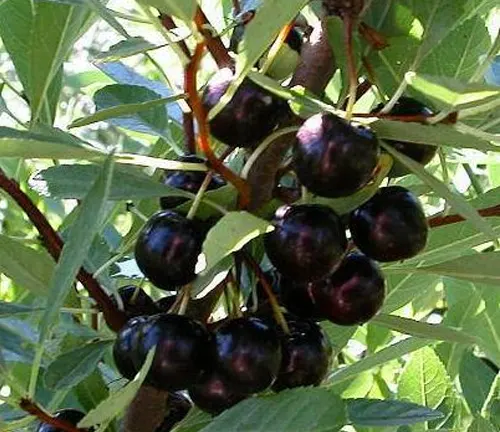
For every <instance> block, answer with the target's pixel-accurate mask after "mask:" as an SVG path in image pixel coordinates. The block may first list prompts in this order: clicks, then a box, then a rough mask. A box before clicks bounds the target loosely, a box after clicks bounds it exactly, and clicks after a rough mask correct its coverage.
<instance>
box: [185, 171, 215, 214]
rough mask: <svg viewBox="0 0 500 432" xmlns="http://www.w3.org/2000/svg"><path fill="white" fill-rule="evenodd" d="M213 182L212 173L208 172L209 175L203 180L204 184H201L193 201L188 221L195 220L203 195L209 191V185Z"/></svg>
mask: <svg viewBox="0 0 500 432" xmlns="http://www.w3.org/2000/svg"><path fill="white" fill-rule="evenodd" d="M211 181H212V171H209V172H207V175H206V176H205V178H204V179H203V183H202V184H201V186H200V188H199V189H198V192H197V193H196V196H195V198H194V200H193V204H191V208H190V209H189V212H188V214H187V215H186V219H193V218H194V217H195V216H196V212H197V211H198V208H199V207H200V204H201V201H202V199H203V195H204V194H205V192H206V191H207V188H208V185H209V184H210V182H211Z"/></svg>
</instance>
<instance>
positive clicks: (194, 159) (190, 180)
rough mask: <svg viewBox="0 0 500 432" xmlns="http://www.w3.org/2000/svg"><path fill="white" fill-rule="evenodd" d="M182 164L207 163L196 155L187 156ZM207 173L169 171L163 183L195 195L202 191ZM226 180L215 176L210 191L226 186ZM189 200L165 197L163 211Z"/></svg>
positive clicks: (162, 203)
mask: <svg viewBox="0 0 500 432" xmlns="http://www.w3.org/2000/svg"><path fill="white" fill-rule="evenodd" d="M180 161H181V162H188V163H200V164H201V163H205V162H206V161H205V160H204V159H202V158H200V157H198V156H196V155H192V154H190V155H186V156H182V157H181V158H180ZM205 176H206V173H205V172H202V171H167V172H166V173H165V175H164V176H163V179H162V183H163V184H165V185H167V186H171V187H174V188H177V189H181V190H183V191H186V192H191V193H193V194H195V193H196V192H198V190H199V189H200V186H201V184H202V183H203V181H204V180H205ZM224 184H225V182H224V180H223V179H222V178H221V177H219V176H217V175H214V176H212V179H211V180H210V183H209V185H208V188H207V189H208V190H214V189H218V188H220V187H221V186H224ZM186 201H187V198H182V197H177V196H165V197H162V198H160V205H161V208H162V209H165V210H168V209H172V208H174V207H177V206H178V205H181V204H182V203H184V202H186Z"/></svg>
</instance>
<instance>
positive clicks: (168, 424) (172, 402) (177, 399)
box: [155, 392, 192, 432]
mask: <svg viewBox="0 0 500 432" xmlns="http://www.w3.org/2000/svg"><path fill="white" fill-rule="evenodd" d="M191 407H192V405H191V402H190V401H189V399H188V398H187V397H185V396H184V395H183V394H182V393H180V392H175V393H169V395H168V399H167V415H166V416H165V418H164V419H163V422H162V423H161V425H160V426H158V427H157V428H156V430H155V432H170V431H171V430H172V429H173V427H174V426H175V425H176V424H177V423H179V422H180V421H181V420H182V419H184V417H186V416H187V414H188V412H189V410H190V409H191Z"/></svg>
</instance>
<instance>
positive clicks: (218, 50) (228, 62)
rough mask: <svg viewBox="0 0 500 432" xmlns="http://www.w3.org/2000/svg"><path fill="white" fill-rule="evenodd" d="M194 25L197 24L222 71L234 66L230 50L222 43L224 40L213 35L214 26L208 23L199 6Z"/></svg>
mask: <svg viewBox="0 0 500 432" xmlns="http://www.w3.org/2000/svg"><path fill="white" fill-rule="evenodd" d="M194 23H195V24H196V28H197V29H198V31H199V32H200V33H201V34H202V35H203V37H204V38H205V42H206V44H207V48H208V50H209V51H210V54H212V57H213V58H214V60H215V63H217V66H218V67H219V68H220V69H222V68H225V67H231V66H232V65H233V63H234V62H233V59H232V58H231V56H230V55H229V52H228V50H227V49H226V47H225V46H224V44H223V43H222V40H221V38H220V37H219V36H217V35H214V34H213V33H212V29H213V27H212V25H211V24H210V22H209V21H208V18H207V16H206V15H205V13H204V12H203V11H202V10H201V8H200V7H199V6H198V8H197V9H196V14H195V16H194Z"/></svg>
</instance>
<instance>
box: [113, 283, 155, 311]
mask: <svg viewBox="0 0 500 432" xmlns="http://www.w3.org/2000/svg"><path fill="white" fill-rule="evenodd" d="M118 295H119V296H120V298H121V300H122V303H123V311H124V312H125V315H126V316H127V318H133V317H137V316H141V315H154V314H156V313H158V312H159V310H158V308H157V306H156V304H155V302H154V300H153V299H152V298H151V297H150V296H149V295H148V294H147V293H146V292H145V291H144V290H143V289H142V288H138V287H136V286H135V285H126V286H123V287H120V288H119V289H118ZM111 301H112V302H113V303H114V304H115V305H116V307H118V302H117V301H116V298H115V296H111Z"/></svg>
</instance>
